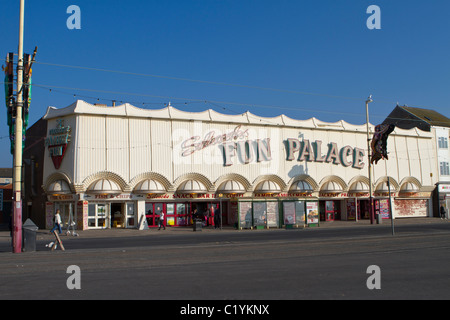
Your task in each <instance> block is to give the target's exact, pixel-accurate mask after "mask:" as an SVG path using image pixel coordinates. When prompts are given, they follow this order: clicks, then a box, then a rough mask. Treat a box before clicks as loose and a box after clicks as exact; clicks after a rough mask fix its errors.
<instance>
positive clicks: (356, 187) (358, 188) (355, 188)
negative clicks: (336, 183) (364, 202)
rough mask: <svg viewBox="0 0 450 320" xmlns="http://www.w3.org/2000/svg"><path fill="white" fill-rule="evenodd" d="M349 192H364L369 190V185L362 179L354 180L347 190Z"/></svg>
mask: <svg viewBox="0 0 450 320" xmlns="http://www.w3.org/2000/svg"><path fill="white" fill-rule="evenodd" d="M348 191H349V192H351V193H364V192H369V186H368V185H367V184H366V183H365V182H362V181H356V182H355V183H353V184H352V185H351V186H350V188H349V190H348Z"/></svg>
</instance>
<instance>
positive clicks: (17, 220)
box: [12, 0, 25, 253]
mask: <svg viewBox="0 0 450 320" xmlns="http://www.w3.org/2000/svg"><path fill="white" fill-rule="evenodd" d="M24 12H25V0H20V18H19V57H18V62H17V100H16V101H17V102H16V112H17V113H16V121H15V136H14V170H13V175H14V184H13V190H14V202H13V203H14V225H13V239H12V241H13V252H14V253H20V252H22V195H21V184H22V128H23V119H22V108H23V100H22V93H23V86H22V78H23V33H24V32H23V29H24Z"/></svg>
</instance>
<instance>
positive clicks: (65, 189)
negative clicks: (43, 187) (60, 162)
mask: <svg viewBox="0 0 450 320" xmlns="http://www.w3.org/2000/svg"><path fill="white" fill-rule="evenodd" d="M47 193H48V194H70V193H72V191H71V190H70V187H69V184H68V183H67V182H66V181H65V180H62V179H61V180H57V181H55V182H53V183H52V184H51V185H50V186H49V187H48V190H47Z"/></svg>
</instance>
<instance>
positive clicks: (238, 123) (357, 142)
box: [24, 100, 438, 230]
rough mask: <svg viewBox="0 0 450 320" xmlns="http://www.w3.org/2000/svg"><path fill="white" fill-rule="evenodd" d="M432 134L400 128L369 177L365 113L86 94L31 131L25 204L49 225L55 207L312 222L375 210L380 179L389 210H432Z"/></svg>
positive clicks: (99, 220) (66, 217) (250, 223)
mask: <svg viewBox="0 0 450 320" xmlns="http://www.w3.org/2000/svg"><path fill="white" fill-rule="evenodd" d="M370 132H371V133H373V132H374V126H373V125H370ZM433 140H434V138H433V136H432V134H431V133H430V132H425V131H421V130H419V129H417V128H414V129H409V130H404V129H398V128H397V129H395V131H394V132H393V133H391V135H390V136H389V139H388V152H389V160H380V161H379V162H378V163H377V164H376V165H375V164H374V165H373V166H371V169H370V170H371V171H372V172H371V188H370V187H369V184H370V183H369V166H368V150H367V148H368V147H367V132H366V125H365V124H364V125H352V124H349V123H346V122H345V121H339V122H336V123H326V122H322V121H320V120H317V119H315V118H311V119H309V120H294V119H291V118H288V117H286V116H285V115H280V116H278V117H274V118H262V117H259V116H257V115H254V114H251V113H249V112H246V113H243V114H240V115H227V114H221V113H218V112H216V111H213V110H206V111H204V112H198V113H191V112H184V111H180V110H177V109H175V108H173V107H172V106H170V104H169V106H168V107H166V108H163V109H160V110H148V109H140V108H137V107H134V106H132V105H130V104H123V105H120V106H114V107H105V106H98V105H91V104H89V103H86V102H84V101H80V100H78V101H76V102H75V103H73V104H72V105H70V106H68V107H66V108H60V109H58V108H54V107H49V108H48V110H47V112H46V114H45V115H44V116H43V118H42V119H41V120H39V121H38V122H37V123H36V124H35V125H33V126H32V127H31V128H30V129H29V130H28V132H27V145H26V148H25V151H24V162H25V170H26V171H28V172H29V173H30V174H29V175H27V177H28V178H26V179H30V181H25V185H26V186H28V187H26V188H27V189H26V190H25V193H26V199H24V203H25V205H26V206H25V210H26V215H27V216H28V217H31V218H32V219H33V220H34V221H36V223H37V224H38V225H40V226H41V227H42V228H43V227H46V228H50V227H51V226H52V224H53V222H52V221H53V220H52V219H53V214H54V212H55V210H56V209H60V210H61V213H62V218H63V221H64V223H67V222H70V221H74V223H75V224H76V227H77V228H78V229H83V230H84V229H103V228H138V229H144V228H147V227H150V228H151V227H155V226H157V223H158V220H159V217H160V214H161V212H163V213H164V221H165V224H166V225H167V226H173V227H182V226H190V225H192V223H193V219H194V218H199V219H202V221H203V223H204V224H206V225H213V224H214V223H215V224H218V223H220V224H221V225H231V226H235V227H237V228H272V227H273V228H280V227H285V226H292V227H296V226H301V227H303V226H304V225H309V224H314V225H317V224H320V223H322V222H326V221H333V220H353V221H356V220H359V219H369V218H370V210H369V198H370V189H371V191H372V198H373V199H374V214H375V215H376V216H378V215H380V216H379V217H380V218H389V206H390V203H391V204H392V205H391V208H392V213H393V216H394V218H407V217H425V216H432V214H431V212H432V210H433V207H432V201H431V194H432V192H433V190H434V188H435V183H436V182H437V181H435V179H436V177H437V176H438V174H437V173H438V168H437V167H436V162H435V161H434V160H433V159H434V158H435V153H436V150H435V147H434V146H435V145H436V143H435V141H433ZM388 180H389V185H390V192H389V190H388V183H387V182H388ZM389 196H390V197H389ZM389 199H391V201H390V200H389ZM214 215H216V218H217V215H220V217H221V220H220V222H218V220H216V221H215V222H214V219H213V216H214Z"/></svg>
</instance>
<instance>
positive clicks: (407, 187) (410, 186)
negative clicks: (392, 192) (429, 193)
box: [400, 182, 419, 192]
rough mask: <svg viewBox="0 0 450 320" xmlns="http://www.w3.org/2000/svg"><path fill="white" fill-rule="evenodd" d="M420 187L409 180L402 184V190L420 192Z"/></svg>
mask: <svg viewBox="0 0 450 320" xmlns="http://www.w3.org/2000/svg"><path fill="white" fill-rule="evenodd" d="M418 191H419V188H417V186H416V185H415V184H414V183H411V182H407V183H405V184H403V185H402V187H401V188H400V192H418Z"/></svg>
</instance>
